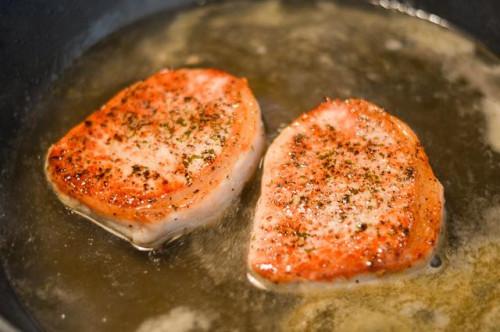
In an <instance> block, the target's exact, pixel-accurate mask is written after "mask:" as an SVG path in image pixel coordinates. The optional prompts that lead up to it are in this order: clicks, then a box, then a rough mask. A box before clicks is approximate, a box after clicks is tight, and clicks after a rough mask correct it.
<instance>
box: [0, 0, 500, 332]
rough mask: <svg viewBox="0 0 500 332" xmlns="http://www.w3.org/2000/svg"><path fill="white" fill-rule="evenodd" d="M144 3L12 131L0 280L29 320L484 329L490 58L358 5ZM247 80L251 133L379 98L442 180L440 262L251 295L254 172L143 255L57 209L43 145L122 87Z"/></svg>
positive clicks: (499, 119)
mask: <svg viewBox="0 0 500 332" xmlns="http://www.w3.org/2000/svg"><path fill="white" fill-rule="evenodd" d="M171 17H172V16H171V15H170V14H169V13H160V14H156V15H155V16H152V17H149V18H148V19H144V20H141V21H140V22H138V23H135V24H133V25H131V26H128V27H126V28H124V29H121V30H120V31H119V32H117V33H115V34H113V35H111V36H109V37H107V38H106V39H105V40H103V41H102V42H100V43H98V44H97V45H96V46H94V47H92V48H91V49H90V50H89V51H87V52H86V53H85V54H84V55H83V56H81V57H80V58H79V59H78V60H77V61H75V63H74V64H73V65H72V66H71V67H70V68H69V69H68V70H66V71H65V72H64V73H63V75H61V76H60V77H58V78H57V80H56V81H55V82H54V84H53V86H52V88H51V89H50V93H49V94H47V95H46V96H45V97H44V100H43V102H42V103H40V104H39V105H37V110H36V111H37V112H40V114H42V115H43V116H42V117H41V119H40V120H39V121H37V122H36V123H32V124H30V129H26V131H24V140H23V143H22V145H21V147H20V149H19V150H18V151H16V152H15V154H14V155H12V156H9V160H11V161H12V162H16V165H15V168H14V171H13V172H12V174H9V175H8V178H9V183H8V184H7V186H6V187H5V188H4V190H6V191H7V192H9V193H11V194H9V197H8V202H7V204H5V206H6V208H5V211H0V214H4V215H5V217H6V218H10V219H15V220H16V221H17V224H16V227H15V229H14V230H13V231H12V234H9V236H8V241H7V243H5V244H2V253H3V254H5V255H6V257H7V268H8V270H7V272H8V274H9V277H10V279H11V281H12V283H13V284H14V286H15V287H16V289H17V292H18V293H19V295H20V297H21V298H22V300H23V301H24V302H25V304H26V305H27V307H28V308H29V309H30V310H31V311H32V312H33V313H34V315H35V317H36V318H37V319H38V320H39V321H40V323H41V325H42V326H43V327H44V328H45V329H47V330H49V331H52V330H64V331H89V330H92V331H130V330H132V331H133V330H138V331H149V330H153V329H154V328H158V329H160V328H166V327H170V329H169V330H172V331H188V330H190V329H195V330H211V329H213V330H219V331H226V330H227V331H229V330H231V331H233V330H240V331H243V330H259V331H276V330H283V331H294V330H297V331H303V330H310V331H319V330H325V329H326V330H331V329H332V328H335V330H336V331H366V330H368V329H369V330H377V329H380V330H384V331H385V330H397V331H407V330H408V331H410V330H422V329H427V330H447V331H454V330H488V329H491V330H494V329H495V328H498V326H500V304H499V303H498V298H500V286H499V285H500V283H499V279H498V276H499V273H500V272H499V268H498V267H499V266H500V181H498V179H500V154H499V152H500V134H499V133H500V115H499V114H500V113H499V112H500V65H499V62H498V61H497V60H496V59H495V58H494V57H493V56H491V55H490V54H489V53H488V52H486V51H485V50H484V49H482V48H481V47H480V46H478V45H477V44H475V43H474V42H473V41H471V40H469V39H467V38H466V37H464V36H463V35H461V34H460V33H459V32H457V31H454V30H449V29H446V28H443V27H440V26H437V25H434V24H432V23H429V22H425V21H423V20H420V19H417V18H413V17H409V16H406V15H404V14H401V13H397V12H393V11H388V10H384V9H381V8H376V7H371V6H350V5H346V4H340V3H336V2H323V1H316V2H314V3H310V4H309V3H308V4H300V3H299V4H298V3H295V2H279V1H274V0H266V1H259V2H250V1H248V2H235V3H232V2H227V3H222V4H212V5H206V6H203V7H200V8H196V9H192V10H188V11H185V12H181V13H179V14H178V15H176V16H175V18H174V19H171ZM185 66H188V67H215V68H220V69H223V70H226V71H228V72H231V73H233V74H235V75H237V76H244V77H247V78H248V80H249V84H250V86H251V87H252V89H253V90H254V92H255V95H256V97H257V98H258V100H259V102H260V104H261V108H262V111H263V117H264V122H265V125H266V130H267V140H268V143H270V142H271V141H272V139H273V138H274V137H276V135H277V134H278V133H279V131H280V130H281V129H282V128H283V127H284V126H286V125H287V124H288V123H290V122H291V121H292V120H293V119H294V118H295V117H297V116H298V115H299V114H301V113H302V112H304V111H306V110H308V109H310V108H312V107H313V106H315V105H316V104H318V103H319V102H320V101H321V100H322V99H323V98H324V97H325V96H328V97H332V98H348V97H359V98H365V99H368V100H370V101H373V102H374V103H376V104H379V105H381V106H383V107H384V108H385V109H386V110H387V111H389V112H390V113H392V114H394V115H396V116H398V117H400V118H401V119H403V120H404V121H405V122H407V123H408V124H409V125H410V126H411V127H412V128H413V129H414V130H415V131H416V133H417V134H418V135H419V137H420V139H421V141H422V143H423V145H424V147H425V149H426V151H427V154H428V155H429V158H430V161H431V164H432V166H433V168H434V170H435V172H436V173H437V176H438V178H439V179H440V180H441V182H442V183H443V185H444V186H445V196H446V200H447V205H446V209H447V225H446V234H445V239H444V244H443V248H442V251H441V253H440V256H441V259H442V262H443V264H442V266H441V267H440V268H438V269H429V270H428V271H426V272H425V273H422V274H420V275H418V276H407V277H402V278H401V279H400V280H396V281H391V282H386V283H380V284H376V285H361V286H358V287H355V288H353V289H337V290H331V291H325V292H324V293H322V294H321V295H318V294H316V295H298V294H281V293H272V292H265V291H261V290H258V289H256V288H254V287H253V286H251V284H250V283H249V282H248V281H247V279H246V262H245V255H246V247H247V243H248V234H249V227H250V224H251V220H252V214H253V209H254V206H255V203H256V200H257V198H258V195H259V181H260V174H257V175H256V176H255V178H254V179H253V180H252V182H251V183H250V184H249V185H248V186H247V188H246V190H245V192H244V193H243V195H242V196H241V199H240V200H239V201H238V202H237V203H236V204H235V205H234V206H233V207H232V208H231V209H230V210H229V211H228V212H227V214H226V216H225V217H224V220H222V221H221V222H220V223H219V225H218V226H216V227H213V228H210V229H200V230H198V231H196V232H194V233H192V234H190V235H188V236H185V237H183V238H182V239H180V240H178V241H176V242H175V243H173V244H170V245H168V246H167V247H165V248H163V249H162V250H159V251H157V252H152V253H149V254H148V253H143V252H138V251H136V250H134V249H133V248H132V247H130V246H129V245H128V244H127V243H124V242H123V241H121V240H118V239H116V238H115V237H113V236H112V235H110V234H108V233H106V232H105V231H103V230H101V229H99V228H97V227H95V226H94V225H92V224H91V223H89V222H87V221H86V220H84V219H82V218H81V217H79V216H78V215H75V214H72V213H71V212H70V211H67V210H65V209H64V207H63V206H62V205H61V203H60V202H59V201H58V200H57V198H56V197H55V195H54V194H53V193H52V192H51V191H50V189H49V186H48V184H47V182H46V179H45V176H44V172H43V163H44V157H45V153H46V151H47V149H48V147H49V146H50V144H51V143H53V142H54V141H56V140H57V139H58V138H59V137H61V136H62V135H64V134H65V132H66V131H67V130H69V129H70V128H71V127H72V126H74V125H75V124H77V123H78V122H80V121H82V120H83V119H84V118H85V116H86V115H88V114H89V113H90V112H92V110H95V109H97V108H98V107H100V105H102V104H103V103H104V102H105V101H106V100H107V99H109V98H110V97H111V96H113V94H114V93H116V92H117V91H118V90H120V89H121V88H123V87H125V86H126V85H128V84H131V83H132V82H134V81H137V80H139V79H142V78H144V77H146V76H148V75H150V74H152V73H154V72H155V71H157V70H159V69H161V68H164V67H168V68H178V67H185Z"/></svg>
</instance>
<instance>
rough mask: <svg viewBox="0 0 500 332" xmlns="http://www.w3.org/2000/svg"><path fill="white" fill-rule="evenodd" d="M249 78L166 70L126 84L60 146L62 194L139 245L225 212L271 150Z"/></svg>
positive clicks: (49, 170) (57, 178)
mask: <svg viewBox="0 0 500 332" xmlns="http://www.w3.org/2000/svg"><path fill="white" fill-rule="evenodd" d="M263 145H264V138H263V125H262V120H261V114H260V109H259V106H258V104H257V101H256V100H255V98H254V96H253V94H252V92H251V90H250V88H249V87H248V84H247V81H246V80H245V79H240V78H236V77H233V76H231V75H229V74H227V73H224V72H222V71H219V70H214V69H180V70H163V71H160V72H159V73H157V74H155V75H153V76H151V77H149V78H147V79H146V80H144V81H140V82H138V83H135V84H133V85H132V86H130V87H128V88H126V89H124V90H122V91H120V92H119V93H118V94H117V95H116V96H114V97H113V98H112V99H111V100H109V101H108V102H107V103H106V104H105V105H104V106H102V107H101V108H100V109H99V110H97V111H96V112H94V113H93V114H91V115H90V116H89V117H88V118H87V119H85V121H83V122H82V123H80V124H78V125H77V126H76V127H74V128H73V129H71V130H70V131H69V132H68V133H67V134H66V135H65V136H64V137H63V138H62V139H60V140H59V141H58V142H57V143H55V144H54V145H52V146H51V147H50V149H49V151H48V154H47V159H46V167H45V170H46V175H47V178H48V180H49V182H50V184H51V185H52V187H53V189H54V191H55V192H56V194H57V195H58V197H59V198H60V200H61V201H62V202H63V203H64V204H65V205H67V206H68V207H69V208H71V209H73V210H75V211H76V212H78V213H80V214H82V215H83V216H85V217H87V218H89V219H91V220H92V221H94V222H95V223H97V224H99V225H100V226H102V227H103V228H105V229H107V230H108V231H110V232H112V233H113V234H115V235H117V236H120V237H122V238H124V239H127V240H128V241H130V242H131V243H132V244H134V245H135V246H136V247H138V248H140V249H149V248H154V247H157V246H158V245H160V244H161V243H162V242H164V241H166V240H168V239H173V238H175V237H178V236H179V235H182V234H184V233H186V232H188V231H190V230H192V229H194V228H196V227H198V226H201V225H206V224H210V223H212V222H214V221H216V220H217V219H218V218H220V216H221V214H222V213H223V211H224V210H225V209H226V208H227V207H228V206H229V205H230V203H231V202H232V201H233V200H234V199H235V197H237V196H238V195H239V193H240V192H241V190H242V188H243V186H244V184H245V182H246V181H247V180H248V179H249V178H250V177H251V176H252V174H253V172H254V170H255V169H256V166H257V165H258V162H259V159H260V156H261V152H262V150H263Z"/></svg>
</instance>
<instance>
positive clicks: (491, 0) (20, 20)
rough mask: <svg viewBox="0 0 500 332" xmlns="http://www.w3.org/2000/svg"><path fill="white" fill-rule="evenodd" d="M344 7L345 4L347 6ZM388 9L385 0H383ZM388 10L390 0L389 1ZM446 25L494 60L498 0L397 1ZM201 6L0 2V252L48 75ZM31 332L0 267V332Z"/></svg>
mask: <svg viewBox="0 0 500 332" xmlns="http://www.w3.org/2000/svg"><path fill="white" fill-rule="evenodd" d="M346 2H348V1H346ZM385 2H386V3H389V1H385ZM391 3H392V4H393V5H394V4H395V2H391ZM402 3H403V4H405V5H410V6H412V7H414V8H419V9H423V10H425V11H427V12H429V13H434V14H436V15H438V16H440V17H443V18H444V19H446V20H448V21H449V22H451V23H452V24H454V25H455V26H457V27H459V28H460V29H461V30H463V31H466V32H468V33H469V34H470V35H472V36H473V37H475V38H476V39H477V40H479V41H480V42H482V43H483V44H484V45H486V46H487V47H488V48H489V49H490V50H492V51H493V52H494V53H496V54H500V2H498V1H497V0H478V1H468V0H415V1H407V2H402ZM198 5H203V3H201V2H196V1H187V0H186V1H182V0H164V1H160V0H145V1H135V0H116V1H109V0H86V1H83V0H72V1H65V2H57V1H37V0H26V1H11V0H4V1H3V2H1V3H0V64H1V79H0V87H1V88H0V248H1V247H2V246H3V245H4V244H5V243H7V234H8V228H9V227H15V225H16V220H12V219H8V220H7V218H6V217H5V215H4V214H2V211H3V207H2V205H3V204H8V202H9V193H8V192H4V190H3V188H4V186H5V185H4V184H5V181H6V177H7V175H8V173H9V170H10V167H12V161H11V159H9V158H7V156H11V155H12V152H13V151H15V149H16V144H17V142H18V141H19V140H20V139H21V137H22V135H23V132H22V131H21V130H20V128H23V131H25V130H29V128H30V121H33V119H35V118H36V117H35V115H34V114H32V113H33V109H34V108H33V107H32V106H33V105H35V104H36V103H37V101H38V100H39V98H40V96H41V95H42V94H43V92H44V90H45V89H47V87H48V86H50V84H51V81H52V80H53V79H54V77H55V76H56V75H57V74H58V73H60V72H61V71H62V70H63V69H64V68H65V67H67V66H68V65H69V64H70V63H71V61H72V60H73V59H75V58H76V57H78V56H79V54H81V53H82V52H83V51H85V50H86V49H88V48H89V47H90V46H92V45H93V44H95V43H96V42H98V41H99V40H100V39H102V38H104V37H105V36H107V35H109V34H110V33H112V32H113V31H116V30H117V29H119V28H120V27H123V26H125V25H127V24H129V23H131V22H134V21H136V20H138V19H140V18H142V17H145V16H147V15H149V14H152V13H154V12H157V11H162V10H169V11H174V12H175V11H178V10H181V9H184V8H187V7H191V6H198ZM16 329H19V330H22V331H37V330H40V327H39V326H38V325H37V323H36V322H35V320H34V319H32V318H31V316H30V314H29V313H28V312H26V310H25V309H24V308H23V306H22V304H21V302H20V300H19V299H18V298H17V297H16V293H15V291H14V290H13V289H12V288H11V287H10V285H9V281H8V280H7V278H6V275H5V272H4V271H3V270H2V269H0V330H6V331H9V330H16Z"/></svg>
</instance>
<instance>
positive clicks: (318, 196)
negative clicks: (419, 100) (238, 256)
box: [248, 99, 444, 283]
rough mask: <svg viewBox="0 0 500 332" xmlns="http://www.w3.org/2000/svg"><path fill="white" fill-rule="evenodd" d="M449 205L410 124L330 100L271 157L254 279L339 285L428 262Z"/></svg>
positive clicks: (252, 257) (253, 247) (285, 136)
mask: <svg viewBox="0 0 500 332" xmlns="http://www.w3.org/2000/svg"><path fill="white" fill-rule="evenodd" d="M443 203H444V199H443V188H442V186H441V184H440V183H439V181H438V180H437V179H436V177H435V176H434V174H433V172H432V169H431V167H430V165H429V162H428V159H427V156H426V155H425V152H424V150H423V148H422V145H421V144H420V142H419V140H418V138H417V137H416V135H415V134H414V133H413V131H412V130H411V129H410V128H409V127H408V126H407V125H406V124H404V123H403V122H402V121H400V120H398V119H397V118H395V117H393V116H391V115H389V114H388V113H386V112H384V111H383V110H382V109H380V108H378V107H377V106H375V105H373V104H371V103H369V102H366V101H363V100H355V99H352V100H347V101H338V100H336V101H326V102H324V103H322V104H321V105H319V106H318V107H317V108H316V109H314V110H312V111H310V112H309V113H306V114H303V115H302V116H301V117H299V118H298V119H297V120H296V121H294V122H293V123H292V124H291V125H289V126H288V127H287V128H286V129H284V130H283V131H282V132H281V134H280V135H279V136H278V137H277V138H276V139H275V141H274V142H273V143H272V145H271V146H270V148H269V150H268V152H267V154H266V157H265V161H264V173H263V178H262V190H261V197H260V199H259V201H258V204H257V210H256V213H255V219H254V224H253V231H252V236H251V240H250V250H249V254H248V264H249V268H250V270H251V276H252V279H253V280H263V281H270V282H273V283H296V282H303V281H315V282H331V281H337V280H346V279H350V278H352V277H355V276H356V277H358V276H363V275H371V274H377V275H378V274H382V273H385V272H394V271H401V270H404V269H407V268H409V267H412V266H415V265H418V264H422V263H423V262H425V261H427V260H428V259H430V257H431V254H432V252H433V249H434V247H435V245H436V242H437V240H438V235H439V232H440V228H441V224H442V219H443Z"/></svg>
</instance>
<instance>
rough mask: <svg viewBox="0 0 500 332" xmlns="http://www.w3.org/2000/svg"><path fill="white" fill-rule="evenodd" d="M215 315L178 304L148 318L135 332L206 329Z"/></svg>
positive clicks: (171, 331)
mask: <svg viewBox="0 0 500 332" xmlns="http://www.w3.org/2000/svg"><path fill="white" fill-rule="evenodd" d="M215 318H216V315H214V314H210V313H205V312H202V311H199V310H193V309H191V308H189V307H185V306H179V307H175V308H174V309H172V310H170V311H169V312H168V313H166V314H163V315H158V316H155V317H151V318H148V319H147V320H145V321H143V322H142V323H141V324H140V325H139V327H138V328H137V330H136V332H188V331H193V330H196V331H208V330H209V329H210V327H211V326H212V323H213V321H214V319H215Z"/></svg>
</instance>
